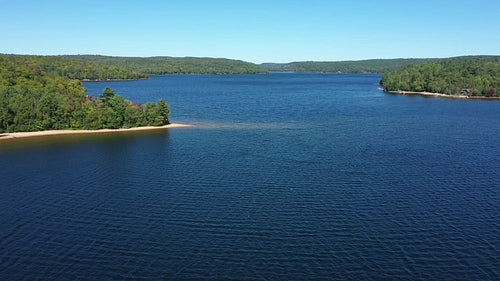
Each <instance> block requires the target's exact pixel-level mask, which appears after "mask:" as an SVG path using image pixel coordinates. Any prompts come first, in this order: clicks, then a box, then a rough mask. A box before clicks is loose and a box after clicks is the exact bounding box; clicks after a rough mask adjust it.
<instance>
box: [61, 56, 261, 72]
mask: <svg viewBox="0 0 500 281" xmlns="http://www.w3.org/2000/svg"><path fill="white" fill-rule="evenodd" d="M64 57H66V58H71V59H77V60H82V61H86V62H92V63H98V64H103V65H110V66H118V67H126V68H128V69H130V70H133V71H136V72H140V73H144V74H251V73H267V72H268V71H267V70H266V69H265V68H263V67H261V66H258V65H256V64H253V63H249V62H244V61H241V60H231V59H221V58H196V57H183V58H179V57H146V58H142V57H110V56H99V55H67V56H64Z"/></svg>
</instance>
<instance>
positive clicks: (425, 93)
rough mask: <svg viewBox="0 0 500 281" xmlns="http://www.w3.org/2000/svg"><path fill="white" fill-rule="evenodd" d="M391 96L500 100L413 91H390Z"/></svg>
mask: <svg viewBox="0 0 500 281" xmlns="http://www.w3.org/2000/svg"><path fill="white" fill-rule="evenodd" d="M388 93H391V94H401V95H420V96H433V97H441V98H448V99H500V97H483V96H472V97H469V96H454V95H446V94H442V93H431V92H412V91H388Z"/></svg>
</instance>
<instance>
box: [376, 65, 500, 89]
mask: <svg viewBox="0 0 500 281" xmlns="http://www.w3.org/2000/svg"><path fill="white" fill-rule="evenodd" d="M380 84H381V85H383V87H384V90H385V91H386V92H389V93H400V94H420V95H431V96H439V97H449V98H487V99H492V98H499V97H500V89H499V86H500V85H499V84H500V56H466V57H455V58H449V59H441V60H437V61H432V62H427V63H423V64H411V65H406V66H403V67H401V68H399V69H397V70H393V71H389V72H385V73H384V74H383V75H382V78H381V80H380Z"/></svg>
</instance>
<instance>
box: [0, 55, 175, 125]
mask: <svg viewBox="0 0 500 281" xmlns="http://www.w3.org/2000/svg"><path fill="white" fill-rule="evenodd" d="M55 61H56V65H55V66H53V65H52V66H51V65H50V62H54V60H52V59H48V60H47V58H46V57H36V56H29V57H28V58H20V57H19V56H10V55H0V133H2V132H20V131H41V130H52V129H103V128H123V127H137V126H148V125H152V126H158V125H165V124H168V123H169V119H168V116H169V114H170V108H169V106H168V104H167V103H166V101H165V100H164V99H160V100H159V101H158V102H156V103H154V102H147V103H145V104H140V103H134V102H132V101H129V100H126V99H125V98H123V97H122V96H121V95H118V94H116V93H115V92H114V90H113V89H111V88H109V87H106V89H104V91H103V93H102V94H101V95H100V96H97V97H93V96H88V95H87V94H86V93H87V89H86V88H84V87H83V85H82V82H81V81H80V80H77V79H70V78H69V77H68V76H67V75H61V73H60V72H58V71H57V69H60V67H61V65H63V64H64V62H67V61H65V60H62V62H61V61H59V60H58V59H57V60H55ZM110 77H113V76H110Z"/></svg>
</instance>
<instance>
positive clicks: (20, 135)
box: [0, 124, 193, 141]
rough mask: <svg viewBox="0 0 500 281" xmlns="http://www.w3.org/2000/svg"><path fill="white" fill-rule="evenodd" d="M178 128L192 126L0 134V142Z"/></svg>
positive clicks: (178, 125) (170, 125)
mask: <svg viewBox="0 0 500 281" xmlns="http://www.w3.org/2000/svg"><path fill="white" fill-rule="evenodd" d="M179 127H193V125H188V124H168V125H164V126H144V127H134V128H126V129H125V128H122V129H100V130H48V131H38V132H16V133H0V141H2V140H12V139H18V138H33V137H45V136H55V135H77V134H109V133H122V132H135V131H149V130H165V129H168V128H179Z"/></svg>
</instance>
